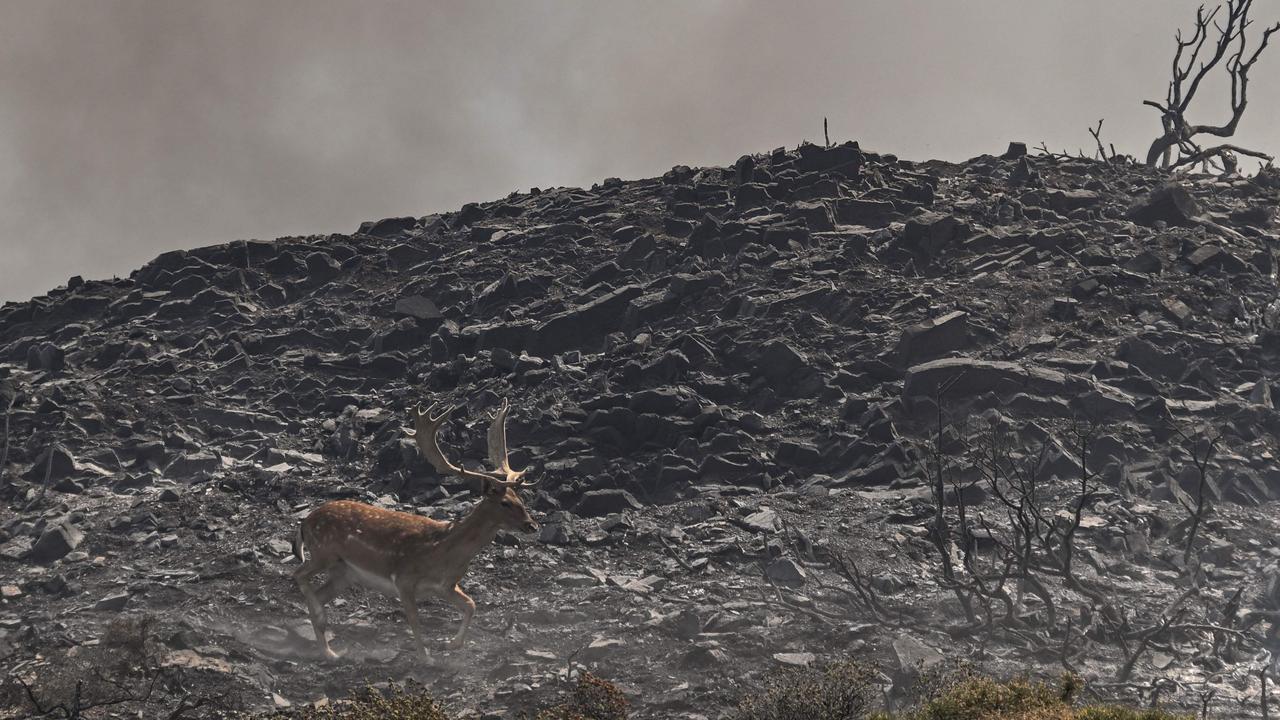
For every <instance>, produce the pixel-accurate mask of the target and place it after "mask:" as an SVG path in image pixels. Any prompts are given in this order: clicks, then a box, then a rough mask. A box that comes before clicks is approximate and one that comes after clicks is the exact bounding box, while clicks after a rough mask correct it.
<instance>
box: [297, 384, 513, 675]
mask: <svg viewBox="0 0 1280 720" xmlns="http://www.w3.org/2000/svg"><path fill="white" fill-rule="evenodd" d="M508 408H509V406H508V404H507V402H506V401H505V400H504V401H503V402H502V405H501V407H499V408H498V412H497V414H496V415H495V416H494V418H493V424H492V425H491V426H490V427H489V462H490V463H491V464H493V465H494V467H495V468H496V469H495V470H491V471H489V470H467V469H466V468H463V467H462V466H460V465H454V464H453V463H451V462H449V460H447V459H446V458H445V457H444V454H443V453H442V452H441V451H440V443H439V440H438V435H439V432H440V426H441V425H442V424H444V422H445V420H447V419H448V418H449V415H450V414H451V413H453V411H454V410H456V409H457V408H456V407H450V408H447V409H445V410H443V411H442V412H439V413H437V412H436V406H435V405H433V406H431V408H430V409H428V410H426V411H424V410H422V408H421V406H419V407H418V408H417V410H416V411H414V413H413V415H414V427H415V429H414V430H413V431H408V430H406V432H408V433H409V435H410V436H411V437H413V438H414V439H415V440H417V443H418V449H419V451H420V452H421V453H422V456H423V457H424V458H425V459H426V460H427V461H428V462H430V463H431V465H432V466H434V467H435V469H436V470H437V471H439V472H440V473H441V474H442V475H456V476H458V477H461V478H466V479H468V480H475V481H477V482H478V483H479V484H480V491H481V495H482V497H481V499H480V502H478V503H477V504H476V506H475V507H474V508H472V510H471V512H470V513H468V514H467V516H466V517H464V518H462V519H461V520H458V521H456V522H443V521H440V520H433V519H431V518H426V517H422V516H419V515H414V514H412V513H405V512H397V511H394V510H385V509H383V508H378V507H374V506H372V505H365V504H364V503H359V502H354V501H351V500H337V501H334V502H328V503H325V504H324V505H321V506H320V507H318V508H316V509H315V510H314V511H312V512H311V514H310V515H308V516H307V517H306V519H305V520H303V521H302V522H301V523H299V525H298V532H297V535H296V536H295V537H294V542H293V554H294V555H296V556H297V558H298V559H299V560H303V563H302V565H301V566H300V567H299V568H298V569H297V570H295V571H294V573H293V578H294V580H297V582H298V587H299V588H300V589H301V590H302V596H303V597H304V598H305V599H306V601H307V611H308V613H309V614H310V616H311V625H312V627H313V628H314V629H315V634H316V642H318V643H319V644H320V650H321V651H322V652H323V653H324V654H325V655H326V656H327V657H330V658H333V657H337V655H336V654H335V653H334V652H333V650H332V649H331V648H330V647H329V640H328V637H327V636H326V634H325V629H326V625H327V619H326V617H325V609H324V606H325V605H326V604H327V603H328V602H329V601H330V600H332V599H333V598H335V597H337V596H338V594H339V593H341V592H342V591H343V590H345V589H347V588H348V587H349V586H350V585H351V583H352V582H356V583H359V584H361V585H364V586H365V587H368V588H371V589H374V590H378V591H380V592H382V593H384V594H386V595H389V596H392V597H397V598H399V599H400V604H401V606H402V607H403V608H404V614H405V618H406V619H407V620H408V621H409V627H410V628H411V629H412V630H413V637H414V641H415V642H416V643H417V646H418V649H419V650H420V651H421V652H422V653H423V654H424V655H430V652H429V651H428V650H427V647H426V643H425V642H424V641H423V639H422V628H421V626H420V625H419V624H418V605H417V603H418V597H419V596H420V595H422V594H428V595H435V596H437V597H440V598H444V599H445V600H448V601H449V602H450V603H452V604H453V605H454V606H455V607H457V608H458V609H459V610H460V611H462V627H461V628H460V629H459V630H458V633H457V635H455V636H454V637H453V640H452V641H451V642H450V643H449V646H450V647H452V648H459V647H462V644H463V642H464V641H465V639H466V635H467V627H468V626H470V625H471V617H472V615H474V614H475V610H476V604H475V602H474V601H473V600H472V599H471V598H470V597H468V596H467V594H466V593H464V592H463V591H462V588H460V587H458V581H460V580H461V579H462V576H463V575H465V574H466V572H467V567H468V566H469V565H470V564H471V560H472V558H474V557H475V556H476V555H477V554H478V553H479V552H480V551H481V550H483V549H484V547H485V546H486V545H488V544H489V543H490V542H491V541H492V540H493V538H494V536H496V535H497V534H498V531H499V530H502V529H507V530H513V531H514V530H521V531H525V532H534V531H536V530H537V529H538V523H537V522H536V521H534V519H533V517H531V516H530V515H529V510H528V508H526V507H525V505H524V502H522V501H521V500H520V496H519V495H517V494H516V489H517V488H520V487H526V486H528V485H529V484H530V483H528V482H526V481H525V480H524V479H523V477H522V476H523V475H524V471H517V470H512V469H511V465H510V463H509V462H508V460H507V428H506V423H507V411H508ZM303 546H305V547H306V549H307V550H309V551H310V553H311V557H310V559H305V560H304V558H303V553H302V549H303ZM321 572H324V573H328V579H327V580H326V581H325V583H324V584H323V585H321V586H320V587H319V588H315V587H312V585H311V579H312V578H313V577H315V575H316V574H318V573H321Z"/></svg>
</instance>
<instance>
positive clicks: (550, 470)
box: [0, 143, 1280, 717]
mask: <svg viewBox="0 0 1280 720" xmlns="http://www.w3.org/2000/svg"><path fill="white" fill-rule="evenodd" d="M1170 183H1171V178H1170V177H1169V176H1168V175H1166V174H1163V173H1160V172H1158V171H1155V170H1148V169H1146V168H1139V167H1134V166H1131V165H1126V164H1119V163H1101V162H1096V161H1091V160H1085V159H1063V158H1055V157H1047V156H1027V155H1026V154H1025V149H1021V151H1020V148H1018V147H1017V146H1014V147H1011V149H1010V152H1009V153H1006V154H1005V155H1004V156H1001V157H996V156H981V157H978V158H974V159H972V160H970V161H968V162H965V163H961V164H949V163H944V162H923V163H917V162H908V161H904V160H901V159H898V158H896V157H894V156H892V155H883V154H876V153H871V152H866V151H863V150H861V149H860V148H859V147H858V146H857V145H856V144H854V143H846V144H842V145H838V146H835V147H831V148H824V147H821V146H816V145H809V144H805V145H802V146H800V147H799V148H797V149H794V150H785V149H778V150H775V151H773V152H772V153H765V154H760V155H752V156H744V157H743V158H742V159H740V160H739V161H738V162H737V163H736V164H735V165H734V166H733V167H729V168H716V167H709V168H688V167H676V168H672V170H671V171H670V172H668V173H666V174H664V175H663V176H662V177H658V178H651V179H645V180H636V181H623V180H618V179H615V178H610V179H607V180H604V181H603V182H601V183H600V184H598V185H595V186H593V187H591V188H589V189H582V188H554V189H547V190H537V189H535V190H532V191H530V192H527V193H514V194H512V195H510V196H508V197H506V198H503V199H501V200H497V201H493V202H487V203H479V204H469V205H466V206H464V207H462V208H461V209H460V210H458V211H457V212H452V213H445V214H442V215H431V216H426V217H405V218H391V219H385V220H380V221H377V222H370V223H365V224H364V225H362V226H361V227H360V228H359V229H358V230H357V231H355V232H354V233H351V234H349V235H346V234H333V235H327V236H313V237H294V238H282V239H280V240H277V241H274V242H263V241H236V242H232V243H228V244H225V245H217V246H212V247H206V248H199V249H195V250H189V251H182V250H178V251H173V252H169V253H165V254H164V255H161V256H160V257H158V258H156V259H155V260H153V261H152V262H150V263H148V264H147V265H146V266H144V267H142V268H140V269H139V270H137V271H136V272H134V273H133V274H132V275H131V276H130V277H128V278H123V279H112V280H81V279H79V278H73V279H72V280H71V281H70V282H69V283H68V285H67V286H66V287H60V288H57V289H55V290H52V291H50V292H49V293H48V294H47V295H44V296H41V297H37V298H33V299H32V300H31V301H29V302H23V303H9V304H7V305H5V306H4V307H3V308H2V309H0V407H2V406H11V411H10V412H9V413H8V415H7V416H6V421H5V424H6V427H7V434H6V439H5V448H6V451H7V455H6V457H5V459H4V464H3V467H0V471H2V472H3V473H4V474H3V478H2V482H0V499H2V500H3V510H2V511H0V578H3V580H0V586H3V587H0V657H2V658H3V660H0V664H2V665H3V666H4V668H5V669H6V670H8V671H10V672H15V673H17V674H18V675H19V676H20V677H23V678H26V679H27V680H28V681H33V682H39V681H40V679H41V678H42V677H49V676H52V675H54V674H56V673H57V672H60V671H61V670H60V666H59V665H58V663H59V662H61V661H60V660H58V658H61V657H63V656H64V655H65V654H66V651H67V649H69V648H75V647H77V646H82V647H83V646H87V647H92V646H93V645H94V644H95V643H98V642H99V641H100V640H101V639H102V638H103V637H104V633H105V632H106V630H105V629H106V628H107V627H108V626H109V625H110V624H111V623H112V622H113V621H116V620H118V619H119V618H121V617H133V616H137V615H145V614H153V615H154V616H155V617H156V629H155V638H156V639H155V641H154V642H155V647H154V648H153V650H154V652H155V653H156V654H157V656H158V657H159V658H161V660H160V662H162V663H163V664H164V665H165V667H168V668H170V669H171V670H172V671H173V672H174V673H179V674H180V675H181V676H182V678H183V682H184V683H185V688H186V690H187V691H189V692H191V693H195V694H201V693H203V694H204V695H207V696H219V697H225V698H234V699H236V701H237V702H240V703H242V704H243V705H245V706H248V707H262V706H271V705H272V704H273V702H274V703H276V704H285V703H290V702H291V703H306V702H311V701H315V700H317V699H318V698H320V697H322V696H326V695H327V696H329V697H338V696H341V695H343V694H345V693H346V692H347V691H349V690H351V689H352V688H355V687H357V686H359V685H361V684H363V683H364V682H366V681H373V682H376V681H383V680H386V679H388V678H391V679H393V680H400V679H404V678H409V677H416V678H419V679H421V680H423V681H424V682H425V683H426V684H427V685H428V687H430V688H432V689H433V690H434V691H435V692H436V694H437V695H438V696H439V697H441V698H442V699H443V700H444V701H445V702H446V703H447V704H450V705H451V706H453V707H455V708H463V709H475V710H477V711H478V712H489V713H494V714H495V715H494V716H503V715H504V714H509V713H513V712H514V711H515V710H516V709H517V708H520V707H522V706H523V705H522V703H524V702H526V699H527V698H529V697H530V696H535V695H540V694H542V695H545V694H549V693H554V692H557V691H558V689H559V688H560V687H561V683H560V682H559V680H558V679H559V678H561V677H563V676H564V674H565V673H566V668H567V667H568V666H570V665H572V664H573V663H578V664H582V665H586V666H588V667H590V668H592V670H593V672H595V673H596V674H597V675H600V676H602V677H608V678H612V679H616V680H618V681H619V684H620V686H621V687H623V689H624V690H626V691H627V692H628V693H629V694H630V695H631V697H632V698H633V702H634V704H635V705H636V706H637V710H638V712H637V715H638V716H639V717H693V716H695V715H696V714H699V713H700V714H701V715H703V716H706V717H717V716H718V715H719V714H720V713H721V711H723V710H725V709H726V708H727V707H728V704H729V703H731V702H732V698H734V697H736V695H737V692H738V690H739V688H740V687H741V686H742V685H743V684H744V683H749V682H750V681H751V678H753V677H757V676H759V674H761V673H763V672H765V671H767V670H769V669H770V668H772V667H774V666H777V665H780V664H808V663H811V662H815V661H817V662H821V661H824V660H827V659H833V658H839V657H845V656H848V655H854V656H858V657H865V658H869V659H873V660H876V661H878V662H881V663H882V665H883V667H885V668H886V672H887V673H888V674H889V675H892V676H894V678H890V679H891V680H892V679H895V678H897V676H898V675H899V672H898V671H899V669H901V668H909V667H910V666H911V665H912V664H914V663H915V662H917V661H924V662H925V663H926V664H927V663H931V662H933V661H934V660H935V659H936V658H937V657H939V656H941V655H945V656H947V657H951V658H963V659H967V660H970V661H973V662H975V663H979V664H981V665H983V666H987V667H990V668H992V669H993V670H994V671H997V672H1008V671H1013V670H1021V669H1028V668H1029V669H1033V670H1037V671H1041V672H1048V673H1055V672H1060V671H1061V670H1062V669H1063V667H1064V666H1066V667H1071V668H1072V669H1074V670H1076V671H1078V672H1080V673H1081V674H1082V675H1083V676H1084V677H1085V678H1086V680H1088V681H1090V682H1091V683H1092V684H1093V685H1094V686H1096V687H1097V688H1098V689H1099V690H1098V691H1099V692H1101V693H1103V694H1107V695H1119V696H1122V697H1126V698H1129V699H1137V698H1138V697H1139V696H1140V694H1141V689H1140V688H1143V687H1148V688H1149V687H1150V686H1151V683H1152V681H1153V679H1157V678H1168V679H1170V680H1172V681H1174V683H1175V684H1176V685H1177V686H1176V687H1173V688H1170V689H1166V690H1164V691H1163V692H1164V693H1165V694H1164V698H1165V701H1166V702H1175V703H1189V704H1195V705H1196V707H1198V702H1199V700H1198V696H1197V694H1196V693H1197V692H1200V691H1203V689H1204V688H1212V689H1216V691H1217V692H1216V695H1215V696H1214V702H1215V703H1220V704H1221V707H1223V708H1240V707H1242V705H1241V703H1246V704H1247V706H1248V707H1256V706H1257V703H1258V699H1259V692H1260V685H1259V680H1258V672H1259V670H1260V668H1261V667H1262V666H1263V664H1264V663H1265V657H1264V655H1263V653H1265V652H1267V651H1268V649H1269V648H1270V647H1271V645H1270V643H1271V642H1272V640H1271V638H1272V633H1273V632H1274V630H1273V627H1272V625H1271V623H1272V621H1273V620H1274V619H1275V618H1276V614H1275V613H1277V612H1280V571H1278V570H1277V569H1276V566H1275V563H1276V560H1277V558H1278V557H1280V541H1278V540H1277V526H1278V525H1280V522H1278V521H1277V518H1276V516H1275V512H1274V511H1275V507H1276V505H1275V502H1276V500H1277V499H1278V498H1280V468H1278V467H1277V466H1276V464H1275V454H1276V452H1277V448H1276V443H1277V431H1278V430H1280V415H1278V414H1277V412H1276V410H1275V408H1274V405H1273V403H1272V396H1271V393H1272V389H1273V382H1274V381H1275V377H1274V375H1275V373H1274V372H1273V371H1272V368H1273V367H1274V366H1275V363H1276V361H1277V354H1278V353H1280V303H1277V302H1276V269H1275V256H1274V253H1275V248H1276V244H1277V243H1276V241H1277V239H1280V234H1277V230H1276V228H1275V221H1276V208H1277V204H1278V192H1277V191H1278V189H1280V176H1277V175H1276V174H1275V173H1274V172H1273V171H1264V172H1263V173H1261V174H1259V175H1257V176H1255V177H1247V178H1246V177H1240V176H1231V177H1216V176H1209V175H1203V176H1202V175H1186V176H1181V177H1179V178H1177V179H1175V180H1173V181H1172V184H1170ZM504 397H505V398H509V399H510V400H511V403H512V406H513V411H512V416H511V421H510V427H509V437H510V442H511V445H512V448H513V456H512V461H513V463H512V464H513V465H514V466H516V467H528V468H531V471H530V475H531V476H536V477H538V478H540V483H539V485H538V489H537V491H536V492H529V493H526V497H527V499H528V501H529V503H530V505H531V507H532V508H533V509H534V510H535V511H536V512H537V514H538V515H539V517H540V518H541V519H542V521H543V528H542V530H541V534H540V535H539V536H537V537H526V536H516V535H502V536H500V538H499V541H498V543H497V544H495V545H494V546H493V547H491V548H490V549H489V550H487V551H486V552H485V553H484V554H482V555H481V556H480V558H478V559H477V561H476V563H475V564H474V565H473V570H472V574H471V575H470V576H469V577H468V579H467V580H465V581H464V583H463V585H464V587H466V588H467V589H468V592H470V593H471V594H472V596H474V597H475V598H476V601H477V603H478V604H479V611H478V613H477V617H476V622H475V625H474V626H473V636H472V640H471V644H470V645H468V646H467V647H466V648H464V649H463V650H460V651H447V650H445V649H444V648H443V644H442V642H440V643H437V645H438V648H437V649H436V650H435V655H434V658H433V660H431V661H429V662H428V661H424V660H421V659H420V658H418V657H415V656H414V655H413V654H412V652H411V647H412V645H411V643H410V642H409V636H408V630H407V628H406V627H405V625H404V621H403V618H402V616H401V615H400V613H399V609H398V607H397V605H396V603H395V602H394V601H391V600H387V599H385V598H382V597H379V596H376V595H373V594H369V593H365V592H363V591H352V592H350V593H348V594H347V595H346V596H345V602H344V604H342V605H339V606H336V607H334V608H333V610H331V619H332V622H333V626H334V628H333V629H334V647H335V649H337V650H338V652H339V653H342V654H343V655H344V658H343V659H342V660H340V661H337V662H330V663H322V662H320V661H319V659H318V658H317V657H315V653H314V650H313V646H312V645H311V644H309V642H308V639H307V638H308V637H309V633H310V632H311V630H310V626H309V624H308V623H307V619H306V611H305V609H304V607H303V604H302V601H301V598H300V596H299V595H298V593H297V589H296V587H295V586H294V584H293V582H292V581H291V580H290V579H289V575H288V573H289V571H290V570H291V569H292V567H294V566H295V564H296V560H295V559H294V558H293V557H292V555H291V553H290V550H289V540H290V539H291V538H292V535H293V531H294V528H295V527H296V523H297V520H298V518H299V517H301V516H302V515H304V514H305V513H306V511H307V510H308V509H310V508H311V507H314V506H315V505H317V504H319V503H320V502H322V501H324V500H327V499H333V498H357V499H362V500H364V501H366V502H371V503H375V504H380V505H384V506H387V507H395V508H399V509H408V510H416V511H418V512H422V513H424V514H430V515H432V516H436V517H456V516H458V515H459V514H460V513H462V512H464V511H465V510H466V508H468V507H469V506H470V504H471V503H472V502H473V497H472V493H471V488H470V487H469V486H467V485H466V484H464V483H460V482H459V481H457V480H456V479H454V478H440V477H439V476H437V475H436V473H435V472H434V471H433V470H431V469H430V467H429V466H428V465H427V464H426V463H425V462H423V461H422V460H421V459H419V458H418V456H417V450H416V447H415V446H414V445H413V443H412V441H410V440H409V439H408V438H407V437H406V436H405V434H404V432H403V428H404V427H405V426H406V425H407V424H408V413H409V410H410V409H411V408H412V407H414V406H415V405H416V404H417V403H419V402H423V401H435V400H448V401H452V402H456V403H461V404H463V405H464V410H462V411H460V412H459V413H457V418H456V419H455V420H454V421H453V423H452V425H451V426H450V427H449V428H447V431H446V432H445V434H444V439H445V442H446V444H447V445H449V447H450V448H451V450H452V453H453V454H454V455H455V456H465V457H467V458H469V459H474V460H478V459H480V458H482V457H483V456H484V428H485V425H486V423H487V421H488V418H489V416H490V413H491V412H492V411H493V409H494V408H495V407H496V406H497V405H498V403H499V402H500V400H501V398H504ZM1209 439H1211V440H1212V445H1210V444H1209ZM1210 450H1211V451H1212V452H1210ZM984 452H987V453H988V456H984V455H983V453H984ZM984 457H994V458H995V459H994V460H993V461H991V462H986V463H985V464H984V462H985V461H984V460H983V458H984ZM1001 463H1004V465H1002V464H1001ZM993 470H994V471H997V472H995V475H996V476H997V477H995V478H994V479H993V478H992V474H993V473H992V471H993ZM1015 471H1016V472H1015ZM1001 473H1003V475H1002V474H1001ZM939 474H941V480H942V483H941V492H939V485H938V480H939ZM1028 476H1030V477H1032V479H1033V480H1034V482H1035V483H1036V487H1037V488H1038V489H1037V490H1036V491H1035V492H1034V493H1032V494H1031V495H1030V496H1027V495H1025V494H1024V495H1023V496H1021V497H1022V500H1023V501H1024V502H1023V505H1022V507H1023V509H1024V510H1026V509H1027V507H1028V503H1029V504H1030V505H1033V506H1034V507H1035V508H1036V512H1037V513H1039V514H1040V515H1041V517H1040V519H1039V520H1035V521H1034V522H1033V526H1034V528H1035V529H1036V533H1037V534H1038V533H1041V532H1042V533H1043V536H1044V537H1041V538H1040V539H1039V540H1038V541H1037V542H1038V544H1036V546H1035V547H1034V548H1032V549H1031V550H1029V551H1028V552H1029V553H1030V555H1029V557H1030V556H1034V559H1033V560H1032V561H1031V562H1029V563H1027V564H1025V565H1019V566H1017V568H1015V570H1013V571H1011V570H1010V567H1011V565H1010V563H1012V562H1013V561H1012V560H1010V559H1009V558H1012V557H1015V556H1017V555H1018V553H1015V552H1011V549H1012V550H1016V549H1017V547H1014V546H1016V545H1017V544H1018V542H1019V538H1022V537H1023V536H1022V535H1019V531H1018V529H1017V526H1018V523H1019V519H1018V518H1019V517H1021V516H1019V514H1018V513H1017V512H1014V511H1012V510H1011V506H1010V504H1009V502H1007V501H1009V500H1011V499H1012V500H1014V501H1015V502H1014V504H1017V497H1015V496H1014V495H1013V494H1012V492H1013V491H1011V490H1010V488H1011V487H1014V486H1012V485H1010V484H1009V483H1010V482H1014V481H1015V480H1016V479H1017V478H1023V479H1022V480H1021V481H1020V482H1022V483H1023V484H1022V485H1020V486H1017V487H1021V488H1023V489H1025V488H1026V487H1027V486H1026V484H1025V482H1026V480H1025V478H1026V477H1028ZM1001 478H1003V479H1001ZM1011 478H1013V479H1014V480H1011ZM1001 482H1004V483H1006V484H1005V485H1001ZM1082 483H1083V485H1082ZM1082 487H1083V488H1084V490H1085V491H1084V492H1083V493H1082V492H1081V488H1082ZM1015 489H1016V488H1015ZM939 495H941V498H939ZM939 499H941V512H939V502H938V500H939ZM962 510H963V512H961V511H962ZM1024 516H1025V513H1024ZM940 548H943V549H945V550H946V552H945V553H944V554H940V553H939V549H940ZM1018 568H1020V569H1018ZM1018 573H1021V575H1019V574H1018ZM1033 584H1038V585H1039V586H1040V588H1041V590H1037V589H1035V588H1034V587H1032V585H1033ZM1175 599H1176V600H1177V602H1176V603H1175V602H1174V600H1175ZM966 605H968V606H969V607H970V613H971V615H967V614H966V612H965V609H964V608H965V606H966ZM423 612H424V614H425V615H426V617H427V618H428V621H429V622H428V624H429V627H430V629H429V633H430V634H431V635H432V636H433V637H437V638H439V639H441V640H442V639H443V638H445V637H447V636H448V634H450V633H451V632H452V629H453V625H454V623H455V622H456V614H455V613H454V611H453V610H452V609H451V608H449V607H447V606H445V605H443V604H441V603H436V602H424V603H423ZM1165 620H1168V622H1164V621H1165ZM1162 622H1164V625H1163V627H1161V623H1162ZM1260 658H1263V659H1260ZM273 694H274V695H273ZM15 702H16V701H15ZM15 707H17V705H15Z"/></svg>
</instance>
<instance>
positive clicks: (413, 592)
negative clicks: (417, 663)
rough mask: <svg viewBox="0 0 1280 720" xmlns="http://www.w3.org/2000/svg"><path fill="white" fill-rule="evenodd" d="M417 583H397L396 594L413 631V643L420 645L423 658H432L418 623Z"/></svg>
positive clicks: (419, 648)
mask: <svg viewBox="0 0 1280 720" xmlns="http://www.w3.org/2000/svg"><path fill="white" fill-rule="evenodd" d="M416 585H417V584H416V583H413V582H397V583H396V592H397V593H399V595H400V604H401V606H402V607H403V608H404V617H405V619H406V620H408V621H409V628H410V629H411V630H413V641H414V642H415V643H417V645H418V652H420V653H422V655H423V657H426V658H430V657H431V653H430V652H429V651H428V650H427V644H426V642H425V641H423V639H422V625H420V624H419V623H418V594H417V587H416Z"/></svg>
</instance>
